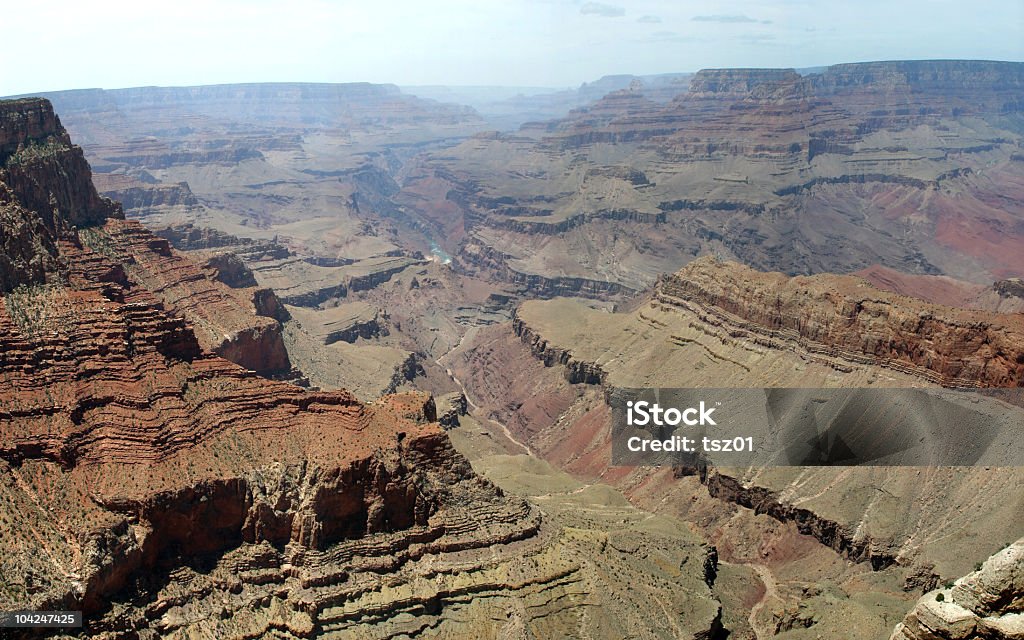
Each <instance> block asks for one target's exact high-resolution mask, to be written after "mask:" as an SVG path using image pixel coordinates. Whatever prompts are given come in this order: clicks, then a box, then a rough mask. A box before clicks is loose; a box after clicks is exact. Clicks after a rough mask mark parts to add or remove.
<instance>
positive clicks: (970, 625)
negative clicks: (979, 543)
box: [891, 540, 1024, 640]
mask: <svg viewBox="0 0 1024 640" xmlns="http://www.w3.org/2000/svg"><path fill="white" fill-rule="evenodd" d="M979 565H980V566H979V567H978V569H977V570H976V571H974V572H973V573H970V574H968V575H966V576H964V577H962V578H960V579H958V580H957V581H956V582H954V583H953V584H952V585H950V586H947V587H945V588H943V589H938V590H935V591H930V592H928V593H926V594H925V595H924V596H922V597H921V599H920V600H919V601H918V603H917V605H916V606H915V607H914V609H913V610H912V611H911V612H910V613H908V614H907V617H906V619H904V621H903V622H901V623H900V624H899V626H897V627H896V629H895V630H894V631H893V634H892V638H891V640H961V639H966V638H980V639H984V640H988V639H990V638H991V639H992V640H1001V639H1003V638H1006V639H1013V638H1021V637H1024V540H1018V541H1017V542H1014V543H1013V544H1010V545H1008V546H1007V547H1006V548H1004V549H1003V550H1002V551H1000V552H999V553H997V554H995V555H993V556H992V557H991V558H989V559H988V560H986V561H985V562H984V563H979Z"/></svg>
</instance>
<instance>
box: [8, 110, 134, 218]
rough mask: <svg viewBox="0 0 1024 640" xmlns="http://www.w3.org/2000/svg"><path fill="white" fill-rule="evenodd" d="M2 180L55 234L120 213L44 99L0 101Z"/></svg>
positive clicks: (114, 216)
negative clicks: (95, 181) (99, 190)
mask: <svg viewBox="0 0 1024 640" xmlns="http://www.w3.org/2000/svg"><path fill="white" fill-rule="evenodd" d="M0 182H3V183H5V184H6V185H7V187H8V188H9V189H10V191H11V192H12V194H13V195H14V197H15V198H17V200H18V201H19V202H20V203H21V204H22V205H23V206H25V207H26V208H28V209H29V210H31V211H35V212H36V213H37V214H38V215H39V216H40V218H41V219H42V221H43V223H44V224H46V226H47V228H49V229H50V230H51V231H52V232H54V233H55V234H57V235H61V234H63V233H64V229H63V227H64V226H67V225H71V226H77V225H87V224H96V223H99V222H102V221H103V220H106V219H107V218H120V217H124V215H123V213H122V212H121V208H120V205H117V204H115V203H114V202H113V201H111V200H109V199H107V198H103V197H101V196H100V195H99V194H98V193H97V192H96V187H95V186H94V185H93V184H92V170H91V169H90V168H89V164H88V163H87V162H86V161H85V155H84V154H83V152H82V149H81V148H80V147H77V146H75V145H73V144H71V139H70V137H69V136H68V133H67V131H65V130H64V127H63V126H61V124H60V120H59V119H58V118H57V116H56V115H55V114H54V112H53V106H52V105H51V104H50V102H49V101H47V100H44V99H24V100H15V101H10V102H2V103H0Z"/></svg>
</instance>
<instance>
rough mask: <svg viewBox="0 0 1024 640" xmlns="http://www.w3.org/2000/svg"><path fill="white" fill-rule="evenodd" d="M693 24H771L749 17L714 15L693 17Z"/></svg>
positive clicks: (768, 21) (767, 21)
mask: <svg viewBox="0 0 1024 640" xmlns="http://www.w3.org/2000/svg"><path fill="white" fill-rule="evenodd" d="M693 21H694V22H721V23H723V24H744V23H749V22H760V23H761V24H771V22H772V21H771V20H755V19H754V18H751V17H750V16H744V15H727V16H726V15H714V16H693Z"/></svg>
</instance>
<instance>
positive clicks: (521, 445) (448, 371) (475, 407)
mask: <svg viewBox="0 0 1024 640" xmlns="http://www.w3.org/2000/svg"><path fill="white" fill-rule="evenodd" d="M475 329H476V327H473V328H471V329H470V330H469V331H467V332H466V333H464V334H463V335H462V337H461V338H459V341H458V343H456V344H455V346H453V347H452V348H451V349H449V350H448V351H446V352H445V353H443V354H441V356H439V357H438V358H437V360H435V361H434V362H436V363H437V364H438V365H439V366H441V367H444V372H445V373H446V374H448V377H449V378H451V379H452V382H454V383H455V385H456V386H457V387H458V388H459V390H460V391H461V392H462V395H464V396H465V397H466V403H467V404H468V405H469V408H470V409H471V411H472V412H476V413H479V414H480V415H474V416H473V417H474V418H476V419H477V420H483V421H487V422H490V423H491V424H494V425H497V426H498V428H499V429H501V432H502V433H503V434H504V435H505V437H506V438H508V439H509V440H510V441H512V442H513V443H514V444H516V445H517V446H518V447H519V448H521V449H522V450H523V451H524V452H525V453H526V455H530V456H533V455H535V454H534V453H533V449H531V448H530V447H529V445H527V444H526V443H523V442H520V441H519V440H518V439H517V438H516V437H515V436H514V435H512V431H511V430H510V429H509V428H508V426H507V425H506V424H505V423H504V422H500V421H498V420H495V419H494V418H491V417H488V416H486V415H483V413H484V412H483V411H482V410H481V408H480V405H478V404H477V403H476V402H473V398H472V397H470V395H469V392H468V391H466V385H464V384H462V381H461V380H459V379H458V377H456V375H455V373H454V372H453V371H452V370H451V367H448V366H445V364H444V362H443V360H444V359H445V358H447V357H448V356H449V355H450V354H451V353H452V352H453V351H455V350H456V349H458V348H459V347H461V346H462V343H463V341H465V339H466V338H467V337H469V336H470V334H473V333H475Z"/></svg>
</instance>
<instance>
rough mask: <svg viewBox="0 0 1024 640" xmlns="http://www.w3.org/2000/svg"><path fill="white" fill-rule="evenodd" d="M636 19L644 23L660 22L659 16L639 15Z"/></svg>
mask: <svg viewBox="0 0 1024 640" xmlns="http://www.w3.org/2000/svg"><path fill="white" fill-rule="evenodd" d="M636 21H637V22H642V23H644V24H660V23H661V18H660V17H659V16H640V17H639V18H637V19H636Z"/></svg>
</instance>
